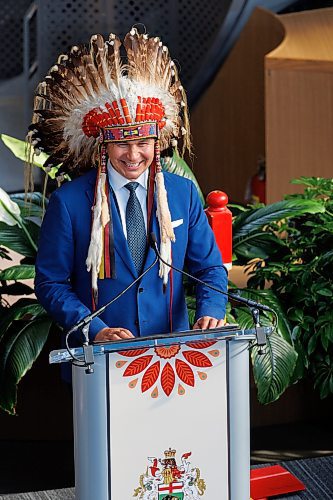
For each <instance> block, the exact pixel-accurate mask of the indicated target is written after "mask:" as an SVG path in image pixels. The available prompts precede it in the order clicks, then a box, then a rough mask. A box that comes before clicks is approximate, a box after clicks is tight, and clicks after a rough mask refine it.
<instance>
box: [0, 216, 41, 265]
mask: <svg viewBox="0 0 333 500" xmlns="http://www.w3.org/2000/svg"><path fill="white" fill-rule="evenodd" d="M0 245H2V246H4V247H7V248H10V250H13V251H14V252H17V253H19V254H20V255H24V256H25V257H35V256H36V252H35V250H34V249H33V248H32V246H31V244H30V242H29V241H28V240H27V237H26V235H25V233H24V231H23V230H22V229H21V228H20V227H19V226H7V224H5V223H4V222H0Z"/></svg>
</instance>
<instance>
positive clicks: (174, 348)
mask: <svg viewBox="0 0 333 500" xmlns="http://www.w3.org/2000/svg"><path fill="white" fill-rule="evenodd" d="M108 364H109V369H108V372H109V398H108V401H109V403H108V404H109V408H110V414H109V420H110V422H109V425H110V436H111V447H110V454H111V460H110V475H111V498H115V499H117V498H119V499H120V498H124V499H125V498H126V499H127V498H128V499H130V498H133V497H134V495H135V494H136V496H137V498H138V499H146V498H151V499H156V500H162V499H163V498H165V497H167V498H168V495H171V496H172V498H181V499H184V500H192V499H197V498H199V496H200V495H201V496H204V498H207V499H208V500H209V499H211V500H213V499H214V498H216V495H215V494H214V492H217V491H218V492H219V498H221V500H226V499H227V498H228V469H229V467H228V425H227V417H228V415H227V384H226V343H225V342H224V341H222V340H221V341H210V342H189V343H187V344H184V345H171V346H165V347H155V348H150V349H137V350H132V351H127V352H126V351H123V352H120V353H113V354H109V355H108Z"/></svg>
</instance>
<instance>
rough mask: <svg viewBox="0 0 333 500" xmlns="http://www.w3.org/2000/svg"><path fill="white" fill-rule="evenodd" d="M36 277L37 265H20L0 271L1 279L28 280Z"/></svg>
mask: <svg viewBox="0 0 333 500" xmlns="http://www.w3.org/2000/svg"><path fill="white" fill-rule="evenodd" d="M34 277H35V266H29V265H18V266H12V267H8V268H7V269H3V270H2V271H0V280H5V281H7V280H27V279H31V278H34Z"/></svg>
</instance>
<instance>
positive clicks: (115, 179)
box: [108, 162, 148, 239]
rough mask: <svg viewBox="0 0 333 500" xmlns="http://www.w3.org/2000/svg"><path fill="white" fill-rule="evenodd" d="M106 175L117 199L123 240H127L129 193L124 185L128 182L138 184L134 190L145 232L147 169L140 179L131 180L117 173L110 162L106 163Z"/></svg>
mask: <svg viewBox="0 0 333 500" xmlns="http://www.w3.org/2000/svg"><path fill="white" fill-rule="evenodd" d="M108 174H109V182H110V185H111V187H112V189H113V192H114V194H115V197H116V199H117V203H118V208H119V212H120V219H121V224H122V226H123V231H124V234H125V238H126V239H127V230H126V206H127V202H128V198H129V195H130V192H129V190H128V189H127V188H125V184H128V183H129V182H138V184H139V185H138V187H137V188H136V191H135V194H136V196H137V198H138V200H139V202H140V205H141V208H142V213H143V218H144V221H145V227H146V232H147V187H148V169H147V170H145V171H144V172H143V173H142V174H141V175H140V177H138V178H137V179H134V180H131V179H126V177H123V176H122V175H121V174H120V173H119V172H117V171H116V170H115V169H114V168H113V166H112V165H111V163H110V162H108Z"/></svg>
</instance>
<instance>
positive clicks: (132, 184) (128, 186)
mask: <svg viewBox="0 0 333 500" xmlns="http://www.w3.org/2000/svg"><path fill="white" fill-rule="evenodd" d="M138 185H139V183H138V182H129V183H128V184H125V188H126V189H128V190H129V192H130V193H134V192H135V190H136V188H137V187H138Z"/></svg>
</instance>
